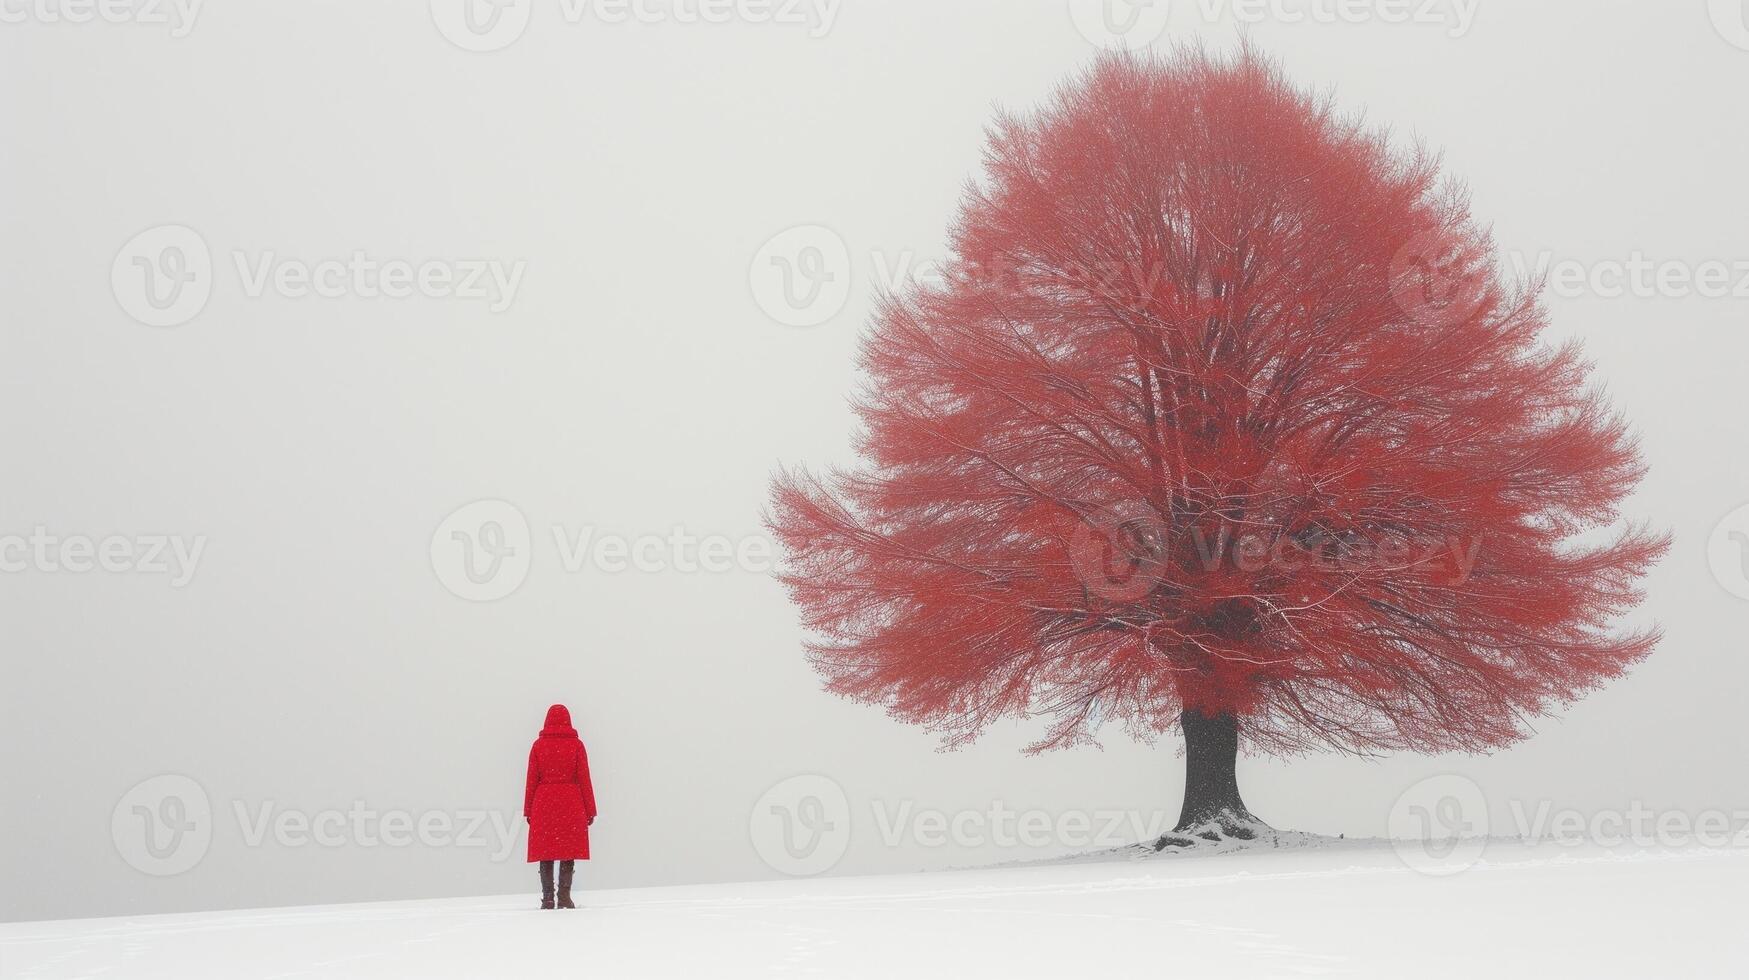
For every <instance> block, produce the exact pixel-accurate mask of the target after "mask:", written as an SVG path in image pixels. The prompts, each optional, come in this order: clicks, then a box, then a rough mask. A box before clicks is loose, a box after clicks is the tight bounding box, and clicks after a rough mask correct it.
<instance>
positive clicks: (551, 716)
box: [540, 704, 577, 738]
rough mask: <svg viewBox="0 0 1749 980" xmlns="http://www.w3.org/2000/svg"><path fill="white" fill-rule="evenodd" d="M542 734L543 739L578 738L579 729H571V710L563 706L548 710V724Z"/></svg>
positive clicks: (557, 705) (543, 727)
mask: <svg viewBox="0 0 1749 980" xmlns="http://www.w3.org/2000/svg"><path fill="white" fill-rule="evenodd" d="M540 734H541V737H542V738H576V737H577V729H575V728H572V727H571V709H569V708H567V707H565V706H564V705H562V704H555V705H553V706H552V707H550V708H548V709H547V723H546V724H545V725H544V726H542V727H541V730H540Z"/></svg>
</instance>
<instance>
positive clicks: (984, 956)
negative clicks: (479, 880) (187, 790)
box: [0, 841, 1749, 980]
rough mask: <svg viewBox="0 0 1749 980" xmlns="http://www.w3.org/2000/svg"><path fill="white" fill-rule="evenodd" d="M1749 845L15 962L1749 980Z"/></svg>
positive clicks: (419, 918) (1159, 868)
mask: <svg viewBox="0 0 1749 980" xmlns="http://www.w3.org/2000/svg"><path fill="white" fill-rule="evenodd" d="M1746 858H1749V854H1745V853H1744V852H1743V851H1741V850H1726V849H1715V850H1688V851H1659V852H1626V851H1623V852H1607V851H1602V850H1598V849H1596V848H1588V849H1575V848H1567V847H1561V846H1557V845H1554V844H1548V843H1544V844H1539V845H1535V846H1532V845H1527V844H1523V843H1519V842H1502V841H1494V842H1491V843H1490V844H1489V846H1488V849H1487V851H1486V853H1485V855H1484V856H1483V858H1482V859H1481V860H1480V861H1477V862H1475V863H1474V864H1470V863H1469V859H1468V858H1467V857H1466V858H1463V859H1462V860H1463V863H1461V864H1452V865H1449V866H1446V867H1443V868H1440V867H1435V868H1432V869H1431V870H1434V871H1454V872H1457V873H1453V874H1445V875H1442V874H1429V873H1426V871H1425V870H1420V871H1418V870H1412V869H1411V868H1410V867H1408V866H1407V865H1406V864H1405V863H1404V862H1403V860H1402V859H1400V858H1399V856H1398V855H1397V854H1396V853H1395V852H1394V851H1393V850H1392V849H1391V848H1390V847H1388V846H1379V845H1376V844H1371V845H1369V844H1366V843H1354V842H1351V843H1348V844H1345V845H1338V846H1326V847H1318V848H1304V849H1291V850H1290V849H1282V850H1253V851H1250V852H1244V853H1238V854H1231V855H1219V856H1213V857H1206V858H1205V857H1188V856H1177V857H1170V858H1136V857H1134V856H1132V858H1131V859H1128V860H1124V859H1114V860H1105V861H1085V860H1082V861H1073V862H1068V863H1061V864H1057V865H1052V866H1034V867H1011V868H999V869H985V870H977V871H953V872H937V873H926V874H915V875H895V876H883V877H864V878H828V879H819V880H796V881H767V882H752V883H742V884H726V885H708V886H694V887H676V888H649V889H622V890H615V891H596V892H591V891H589V890H588V889H587V887H586V886H587V874H586V873H585V874H583V875H581V876H580V877H581V879H582V884H583V885H584V886H585V887H584V889H583V892H582V894H581V896H580V902H581V904H582V906H583V907H582V908H580V909H578V910H577V911H575V912H565V911H553V912H537V911H535V910H534V904H535V896H534V895H532V894H529V895H516V896H503V897H491V898H474V899H448V900H437V901H414V902H390V903H379V904H368V905H331V906H319V907H316V906H313V907H305V908H287V909H272V910H259V911H238V912H211V913H200V914H189V915H158V916H143V917H137V918H114V919H83V920H62V921H53V922H31V923H17V924H11V925H6V926H0V975H3V976H5V977H8V978H14V977H16V978H26V977H29V978H59V977H94V976H104V977H129V978H147V977H166V978H170V977H175V978H185V977H225V978H247V977H306V976H308V977H364V976H388V977H490V976H504V977H509V976H535V975H548V976H551V975H558V974H557V973H555V971H563V972H564V973H567V974H571V975H577V976H593V977H611V978H620V977H690V976H708V977H713V978H722V977H771V976H819V977H880V978H884V980H890V978H893V977H907V978H911V977H953V978H961V977H978V976H1003V977H1016V976H1020V977H1034V976H1038V977H1054V978H1079V977H1098V976H1108V977H1129V976H1182V977H1208V976H1221V977H1249V976H1268V977H1280V976H1376V977H1392V978H1397V977H1403V976H1422V977H1425V976H1513V977H1517V976H1585V977H1596V976H1617V977H1645V976H1683V977H1723V976H1749V948H1746V946H1745V944H1744V943H1742V942H1741V941H1740V938H1739V937H1740V929H1741V925H1742V922H1743V921H1744V918H1745V914H1746V913H1749V887H1746V886H1749V859H1746ZM1454 860H1457V859H1454ZM1423 867H1424V868H1425V866H1423ZM533 883H534V881H533V875H532V874H531V875H530V884H531V885H532V884H533Z"/></svg>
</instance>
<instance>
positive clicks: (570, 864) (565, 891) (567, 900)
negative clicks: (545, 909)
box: [559, 861, 577, 909]
mask: <svg viewBox="0 0 1749 980" xmlns="http://www.w3.org/2000/svg"><path fill="white" fill-rule="evenodd" d="M576 870H577V865H576V862H574V861H560V862H559V908H562V909H574V908H576V907H577V906H576V905H573V904H572V903H571V873H572V872H574V871H576Z"/></svg>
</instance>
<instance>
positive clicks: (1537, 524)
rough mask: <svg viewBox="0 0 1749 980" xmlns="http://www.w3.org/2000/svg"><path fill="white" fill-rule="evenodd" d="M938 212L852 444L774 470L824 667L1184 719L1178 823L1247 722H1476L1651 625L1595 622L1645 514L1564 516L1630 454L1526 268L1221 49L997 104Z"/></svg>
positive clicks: (985, 715)
mask: <svg viewBox="0 0 1749 980" xmlns="http://www.w3.org/2000/svg"><path fill="white" fill-rule="evenodd" d="M952 245H953V249H954V252H955V262H954V264H953V272H952V274H951V275H950V276H948V278H947V280H946V282H945V284H944V285H942V286H940V287H939V288H923V287H913V288H910V289H908V290H907V291H905V292H904V293H903V294H901V295H897V296H892V297H887V298H886V299H884V300H883V302H882V305H881V307H880V310H879V312H878V314H877V316H876V318H875V323H874V326H873V329H872V331H871V333H870V335H869V336H868V337H867V339H866V341H865V343H864V345H863V348H862V364H863V367H864V368H865V369H866V371H867V373H868V375H869V376H870V379H871V383H870V384H869V385H868V387H867V389H866V392H865V393H864V394H863V395H862V396H861V397H860V398H859V399H858V401H857V405H856V407H857V410H858V412H859V414H860V417H861V419H862V421H863V423H864V431H863V433H862V435H861V438H860V441H859V448H860V452H861V454H862V456H863V457H864V458H865V460H866V464H865V465H863V466H861V467H860V468H858V469H856V470H854V471H851V472H842V473H835V474H833V475H831V476H830V477H827V478H817V477H814V476H810V475H808V474H806V473H785V474H781V475H780V476H779V477H778V480H777V482H776V486H775V489H774V493H773V498H774V499H773V506H772V511H771V513H770V517H769V520H770V524H771V527H772V529H773V531H774V532H775V533H776V534H777V535H778V537H779V540H780V541H781V542H782V544H783V546H784V550H785V553H786V557H787V562H786V565H785V569H784V573H783V581H784V582H785V583H786V585H787V586H788V588H789V590H790V592H791V594H792V596H793V597H794V599H795V601H796V602H797V604H798V605H799V606H800V608H801V610H802V613H803V617H804V621H805V625H806V626H807V627H808V628H809V629H810V630H811V631H812V632H814V633H815V634H816V635H817V636H818V637H819V640H818V642H816V643H813V644H811V645H810V650H811V654H812V657H813V660H814V663H815V665H816V666H817V668H818V669H819V670H820V671H821V672H822V673H823V674H824V675H825V677H826V678H827V679H828V688H829V689H830V690H832V691H835V692H838V693H840V694H844V695H848V696H850V697H853V698H857V699H860V700H864V701H868V702H873V703H879V704H883V705H886V706H887V707H888V708H889V709H890V711H891V713H892V714H894V715H895V716H896V717H898V718H901V719H903V720H905V721H909V722H915V723H919V724H924V725H927V726H930V727H932V728H934V729H936V730H938V731H940V732H942V733H943V734H944V736H945V739H946V743H947V744H948V745H950V746H951V745H955V744H959V743H962V742H964V741H966V740H969V739H971V738H973V737H975V736H976V735H977V734H978V733H979V732H980V731H981V730H983V729H984V728H985V727H986V726H987V725H988V724H989V723H991V722H992V721H994V720H995V719H997V718H998V717H1001V716H1007V715H1017V716H1035V715H1045V716H1049V717H1050V718H1052V719H1053V721H1052V723H1051V724H1050V726H1049V728H1048V731H1046V732H1045V733H1044V735H1043V737H1042V739H1041V740H1040V741H1039V742H1038V743H1037V744H1036V745H1035V746H1033V748H1034V750H1037V749H1043V748H1047V747H1056V746H1064V745H1070V744H1073V743H1076V742H1078V741H1083V740H1087V739H1090V738H1091V736H1092V734H1093V732H1094V731H1095V730H1096V729H1097V727H1098V726H1099V725H1100V724H1101V723H1103V722H1106V721H1119V722H1122V723H1123V724H1124V725H1125V727H1126V728H1127V730H1128V731H1129V732H1130V733H1131V734H1132V735H1134V736H1136V737H1139V738H1143V739H1152V738H1155V737H1157V736H1158V735H1159V734H1161V733H1164V732H1167V731H1169V730H1170V729H1171V728H1172V727H1173V726H1174V725H1177V726H1179V727H1180V728H1181V729H1182V731H1183V733H1184V738H1185V743H1186V748H1187V755H1188V759H1187V767H1188V772H1187V778H1186V784H1185V795H1184V808H1183V812H1182V814H1181V816H1180V819H1179V823H1178V828H1177V829H1178V831H1179V832H1180V833H1181V834H1184V833H1197V834H1201V835H1204V836H1209V835H1214V834H1223V833H1224V834H1230V835H1236V836H1249V835H1250V834H1251V833H1252V832H1253V831H1254V829H1255V828H1256V827H1259V826H1261V823H1260V822H1259V821H1257V819H1256V818H1255V817H1254V816H1252V815H1251V814H1250V813H1249V812H1248V811H1247V809H1246V807H1245V804H1244V802H1243V800H1242V799H1241V797H1240V795H1239V790H1238V786H1237V782H1236V780H1235V777H1234V764H1235V756H1236V752H1237V750H1238V748H1239V745H1240V743H1241V742H1243V743H1244V744H1245V745H1246V746H1247V747H1248V748H1252V749H1258V750H1262V751H1267V752H1274V753H1293V752H1298V751H1303V750H1306V749H1310V748H1314V747H1324V748H1334V749H1336V750H1339V751H1351V752H1369V751H1375V750H1390V749H1412V750H1419V751H1442V750H1454V749H1458V750H1471V751H1474V750H1482V749H1487V748H1490V747H1495V746H1502V745H1505V744H1508V743H1510V742H1512V741H1514V740H1516V739H1519V738H1523V737H1525V736H1526V735H1527V734H1528V733H1529V732H1528V728H1527V722H1528V719H1530V718H1531V717H1532V716H1535V715H1538V714H1542V713H1546V712H1548V711H1550V710H1551V709H1552V708H1553V707H1554V706H1556V705H1558V704H1561V703H1564V702H1568V701H1571V700H1572V699H1574V698H1577V697H1579V696H1581V695H1582V694H1583V693H1584V692H1586V691H1587V690H1589V689H1591V688H1593V687H1595V686H1597V685H1599V684H1601V683H1603V682H1604V681H1606V680H1608V679H1609V678H1612V677H1615V676H1617V675H1619V674H1621V673H1622V672H1623V670H1625V669H1626V668H1627V667H1628V666H1629V665H1631V664H1633V663H1634V662H1635V661H1637V660H1639V659H1640V658H1642V657H1644V656H1645V655H1646V654H1647V653H1648V652H1649V651H1650V650H1651V649H1652V647H1653V645H1654V643H1655V642H1656V640H1657V632H1656V630H1655V629H1652V630H1647V631H1644V632H1621V631H1618V629H1617V628H1616V626H1615V621H1616V619H1617V617H1618V616H1619V615H1620V614H1622V613H1623V612H1625V611H1627V610H1629V609H1631V608H1632V607H1633V606H1634V605H1635V604H1636V603H1637V602H1638V601H1639V599H1640V597H1641V596H1640V592H1639V590H1638V587H1637V582H1638V580H1639V578H1640V576H1641V575H1642V573H1643V572H1645V571H1646V570H1647V568H1648V567H1649V566H1650V565H1651V564H1652V563H1653V562H1654V561H1656V559H1657V558H1658V557H1659V555H1660V554H1661V553H1662V552H1663V551H1664V549H1665V548H1666V547H1667V545H1668V541H1667V539H1666V538H1665V537H1664V536H1663V535H1658V534H1653V533H1650V532H1649V531H1647V530H1645V529H1641V528H1629V529H1626V530H1621V531H1617V532H1614V533H1605V534H1592V535H1587V536H1585V538H1584V539H1583V540H1582V541H1576V540H1575V536H1576V535H1578V534H1579V532H1582V531H1586V530H1588V529H1596V528H1601V527H1603V526H1605V525H1608V524H1611V523H1613V522H1614V521H1615V520H1616V506H1617V504H1618V502H1619V501H1620V500H1621V499H1622V497H1623V496H1624V495H1625V494H1627V493H1628V492H1629V491H1630V490H1631V489H1632V487H1633V486H1634V484H1635V483H1636V482H1637V481H1638V479H1639V477H1640V475H1641V472H1642V466H1641V464H1640V462H1639V459H1638V454H1637V450H1636V448H1635V445H1634V442H1633V440H1632V439H1631V438H1630V436H1629V435H1628V434H1627V432H1626V430H1625V427H1624V425H1623V423H1622V422H1621V421H1620V419H1619V418H1617V417H1616V416H1615V415H1613V414H1612V412H1611V411H1610V409H1609V408H1608V407H1607V406H1606V405H1605V403H1604V401H1603V400H1602V398H1601V396H1600V395H1599V393H1597V392H1596V391H1594V390H1591V389H1589V388H1588V387H1587V374H1588V371H1589V365H1587V364H1586V363H1585V362H1584V361H1583V360H1582V358H1581V356H1580V354H1579V352H1578V350H1577V349H1576V348H1575V347H1574V346H1572V345H1567V346H1562V347H1558V348H1550V347H1546V346H1543V345H1541V344H1540V343H1539V341H1538V334H1539V333H1540V332H1541V331H1542V329H1543V327H1544V325H1545V314H1544V311H1543V309H1542V308H1541V306H1540V305H1539V303H1538V302H1537V300H1536V296H1535V294H1536V292H1537V288H1536V285H1539V284H1533V285H1532V286H1530V287H1523V288H1513V287H1511V286H1510V285H1508V284H1507V283H1505V282H1503V278H1502V276H1501V275H1500V274H1499V271H1498V268H1497V265H1496V263H1495V258H1494V247H1493V244H1492V242H1491V240H1490V238H1489V236H1488V235H1487V234H1486V233H1485V232H1484V231H1483V230H1481V229H1479V228H1477V227H1476V226H1475V225H1474V224H1473V223H1472V221H1471V219H1470V216H1469V213H1468V202H1467V200H1466V199H1465V197H1464V195H1463V194H1462V192H1461V191H1460V190H1459V189H1457V188H1455V187H1452V186H1450V185H1448V184H1445V183H1442V182H1441V181H1440V180H1439V177H1438V165H1437V161H1436V160H1434V159H1433V158H1432V157H1430V156H1429V155H1428V154H1426V153H1424V152H1421V151H1414V152H1407V151H1403V150H1400V149H1398V148H1395V147H1393V146H1392V145H1391V144H1390V143H1389V142H1388V140H1387V139H1386V137H1385V136H1384V135H1383V134H1380V133H1377V132H1371V131H1368V130H1366V129H1365V128H1363V127H1362V126H1361V125H1360V124H1359V123H1358V122H1355V121H1353V120H1349V119H1346V118H1344V117H1342V116H1341V115H1339V114H1338V113H1337V112H1335V111H1334V110H1333V108H1332V106H1331V105H1330V103H1329V102H1328V100H1326V99H1323V98H1319V97H1315V96H1313V95H1309V94H1306V93H1304V92H1302V91H1300V90H1298V89H1296V88H1295V87H1293V86H1292V85H1291V84H1290V83H1288V82H1287V81H1286V80H1285V79H1284V78H1283V77H1282V75H1281V74H1280V72H1279V71H1278V70H1277V69H1276V68H1275V67H1274V66H1273V65H1272V64H1270V63H1269V62H1267V61H1266V60H1264V59H1262V58H1260V57H1259V56H1257V55H1256V54H1254V53H1252V52H1250V51H1249V50H1246V51H1242V52H1241V53H1240V54H1239V55H1237V56H1236V57H1235V58H1233V59H1231V60H1225V61H1223V60H1219V59H1213V58H1210V57H1207V56H1205V55H1203V54H1200V53H1181V54H1178V55H1175V56H1172V57H1170V58H1168V59H1165V60H1158V59H1152V58H1146V57H1137V56H1109V57H1105V58H1103V59H1101V60H1100V61H1099V62H1098V63H1097V64H1096V65H1095V66H1094V67H1093V68H1092V69H1091V70H1090V71H1088V72H1087V73H1086V74H1085V75H1084V76H1082V77H1079V78H1077V79H1075V80H1074V81H1073V82H1071V83H1070V84H1069V85H1067V86H1066V87H1065V88H1063V89H1062V90H1061V91H1060V92H1059V93H1058V94H1057V95H1056V96H1055V98H1054V99H1053V100H1052V101H1051V102H1050V103H1049V104H1048V105H1047V106H1046V107H1045V108H1043V109H1041V110H1040V111H1038V112H1036V113H1034V114H1032V115H1030V116H1025V117H1013V116H1003V117H1002V118H1000V119H999V120H998V122H997V123H996V125H995V126H994V127H993V129H992V130H991V134H990V140H989V146H988V149H987V151H986V153H985V174H984V179H983V180H982V181H980V182H978V183H976V184H974V185H973V186H972V187H971V188H970V189H969V190H968V191H967V194H966V198H965V200H964V202H963V204H962V206H961V209H960V213H959V218H958V221H957V223H956V224H955V226H954V229H953V234H952ZM1173 839H1175V840H1183V839H1184V838H1182V837H1177V838H1173ZM1163 843H1164V841H1163Z"/></svg>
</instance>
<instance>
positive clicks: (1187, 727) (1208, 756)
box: [1155, 709, 1269, 850]
mask: <svg viewBox="0 0 1749 980" xmlns="http://www.w3.org/2000/svg"><path fill="white" fill-rule="evenodd" d="M1179 724H1180V726H1181V727H1182V728H1183V729H1184V750H1185V751H1184V756H1185V758H1184V808H1183V809H1182V810H1180V811H1179V813H1178V826H1176V827H1174V828H1173V829H1172V833H1171V834H1168V835H1166V836H1165V837H1162V838H1160V841H1159V843H1158V844H1156V845H1155V850H1159V849H1160V848H1163V847H1166V846H1167V845H1178V846H1185V845H1190V844H1194V843H1196V841H1195V840H1194V839H1193V838H1202V839H1204V840H1220V839H1221V838H1222V837H1237V838H1240V839H1242V840H1250V839H1252V838H1253V837H1256V836H1257V831H1259V830H1267V829H1269V827H1268V824H1265V823H1264V822H1263V821H1261V820H1259V819H1257V818H1256V817H1255V816H1253V815H1252V813H1251V811H1250V810H1247V809H1246V808H1245V801H1244V800H1243V799H1242V798H1240V796H1239V778H1238V763H1239V719H1238V718H1236V717H1234V716H1233V714H1232V713H1231V712H1225V711H1223V712H1220V713H1217V714H1213V715H1205V714H1203V713H1202V712H1200V711H1197V710H1195V709H1186V710H1185V712H1184V714H1183V715H1181V716H1180V717H1179Z"/></svg>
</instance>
